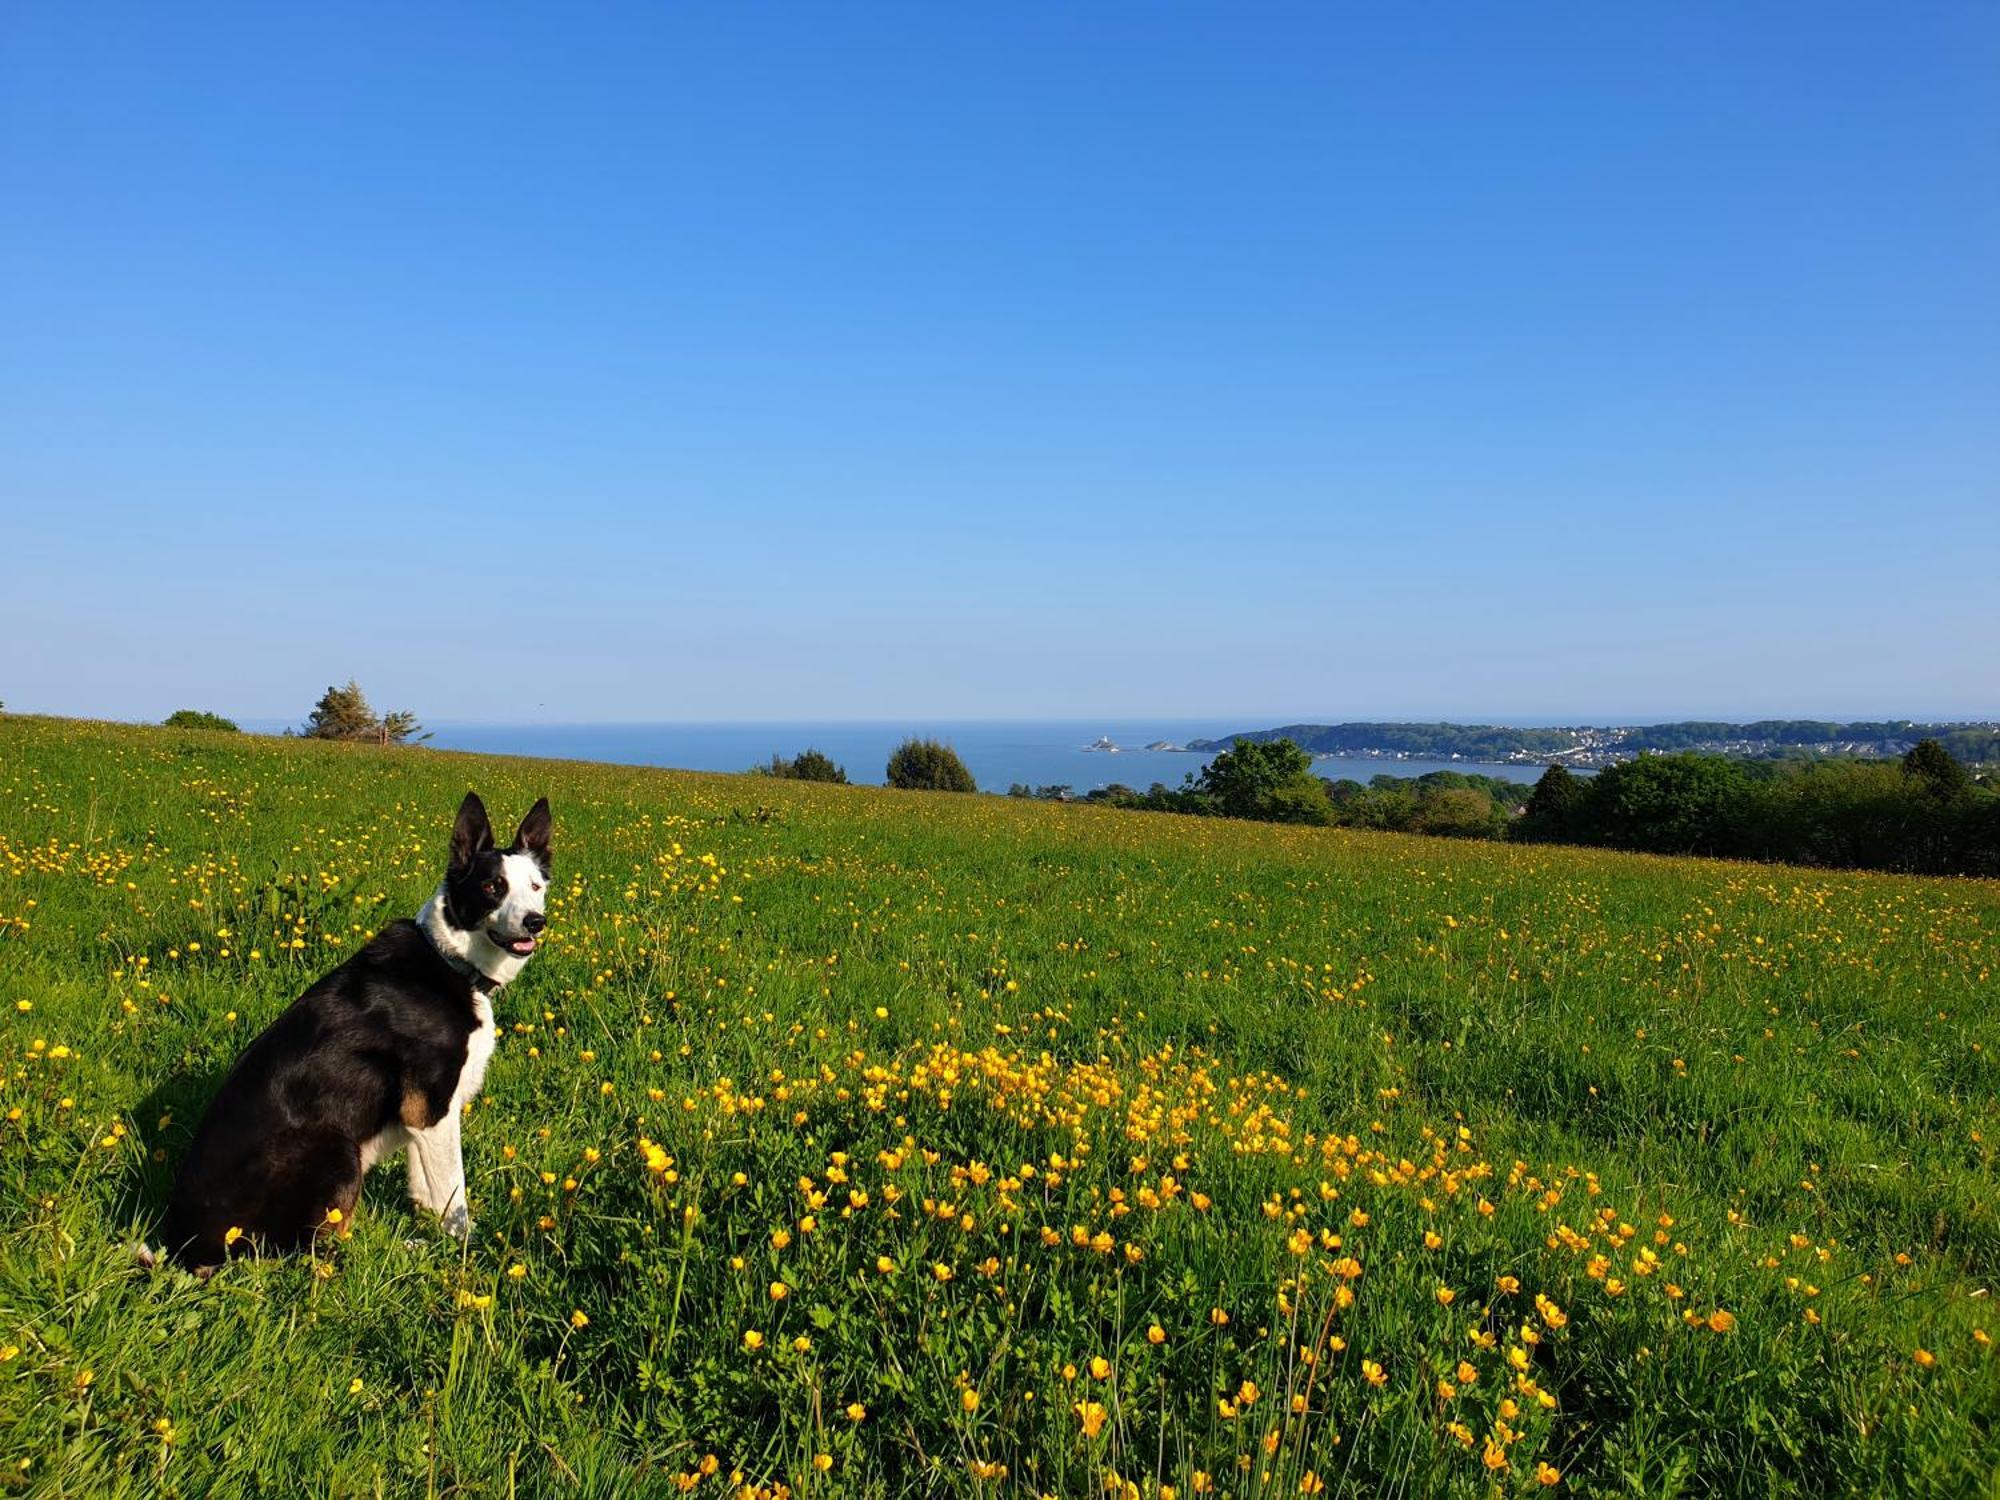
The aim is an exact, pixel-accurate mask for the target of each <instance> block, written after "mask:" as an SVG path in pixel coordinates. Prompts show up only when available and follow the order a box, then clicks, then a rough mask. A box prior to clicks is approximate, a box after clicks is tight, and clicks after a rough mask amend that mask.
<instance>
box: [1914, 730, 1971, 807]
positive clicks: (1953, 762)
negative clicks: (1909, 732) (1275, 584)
mask: <svg viewBox="0 0 2000 1500" xmlns="http://www.w3.org/2000/svg"><path fill="white" fill-rule="evenodd" d="M1903 774H1904V775H1905V776H1908V777H1910V778H1911V779H1912V780H1914V781H1916V782H1917V783H1918V784H1920V785H1921V786H1922V788H1923V790H1924V792H1925V793H1926V794H1927V795H1928V796H1930V797H1931V798H1933V799H1934V800H1936V801H1939V802H1951V801H1954V800H1955V799H1957V798H1959V797H1961V796H1963V795H1964V794H1965V793H1966V792H1968V791H1970V790H1971V789H1972V776H1971V774H1970V773H1969V772H1968V771H1967V770H1966V769H1965V767H1964V766H1962V765H1960V764H1959V762H1958V761H1957V759H1956V758H1955V757H1954V756H1953V755H1952V753H1951V752H1950V751H1949V750H1947V749H1945V747H1944V746H1943V745H1941V744H1939V743H1938V742H1937V741H1936V740H1918V741H1917V742H1916V744H1914V745H1912V746H1911V747H1910V751H1909V753H1908V754H1907V755H1905V756H1904V757H1903Z"/></svg>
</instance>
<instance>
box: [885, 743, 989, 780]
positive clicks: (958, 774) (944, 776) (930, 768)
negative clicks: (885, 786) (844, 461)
mask: <svg viewBox="0 0 2000 1500" xmlns="http://www.w3.org/2000/svg"><path fill="white" fill-rule="evenodd" d="M886 779H887V780H888V783H889V785H890V786H895V787H901V788H903V789H904V790H905V791H914V792H976V791H978V790H979V786H978V784H977V783H976V782H974V781H973V779H972V773H971V772H970V771H968V770H966V769H965V762H964V761H962V760H960V759H959V758H958V752H957V751H956V750H954V749H952V748H951V746H949V745H947V744H944V743H943V742H942V741H939V740H905V741H903V743H902V744H900V745H898V746H897V747H896V752H895V754H893V755H891V756H890V757H889V767H888V771H887V778H886Z"/></svg>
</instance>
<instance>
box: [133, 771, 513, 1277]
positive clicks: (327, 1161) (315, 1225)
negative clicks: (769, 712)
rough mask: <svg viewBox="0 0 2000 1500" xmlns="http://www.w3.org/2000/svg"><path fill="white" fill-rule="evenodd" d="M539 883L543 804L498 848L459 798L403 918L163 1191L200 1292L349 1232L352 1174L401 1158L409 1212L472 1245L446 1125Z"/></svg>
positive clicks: (356, 1183) (292, 1013) (290, 1017)
mask: <svg viewBox="0 0 2000 1500" xmlns="http://www.w3.org/2000/svg"><path fill="white" fill-rule="evenodd" d="M549 868H550V866H549V804H548V799H547V798H543V799H542V800H541V801H539V802H537V803H536V804H535V805H534V807H533V808H531V809H530V810H529V812H528V815H527V817H525V818H523V819H522V820H521V826H520V830H519V831H518V832H517V833H516V834H515V835H514V842H513V844H512V845H511V846H510V847H509V848H506V849H496V848H495V847H494V845H493V829H492V825H491V824H489V823H488V822H487V820H486V807H485V804H483V803H482V802H481V801H480V800H479V798H478V797H477V796H476V795H474V794H472V793H470V792H468V793H467V794H466V797H465V801H464V802H463V803H462V804H461V805H460V807H459V809H458V821H457V823H456V824H455V825H454V826H453V828H452V831H451V862H450V865H449V867H448V868H447V869H446V871H445V876H444V881H443V883H442V884H441V885H439V887H438V889H437V893H436V894H435V895H433V896H432V897H431V899H430V900H429V902H427V903H426V904H425V906H424V909H423V910H422V911H421V912H419V913H418V914H417V919H416V920H415V921H414V922H412V921H408V920H399V921H395V922H391V923H390V924H389V925H388V926H387V927H385V928H383V929H382V931H381V932H379V933H377V934H376V935H375V936H374V937H373V938H372V939H370V940H369V942H368V944H367V946H366V947H364V948H363V949H362V950H361V951H360V952H359V953H357V954H355V955H354V956H353V957H352V958H350V959H348V961H347V962H346V963H344V964H342V965H341V966H340V967H339V968H337V969H335V970H334V971H333V972H332V973H331V974H328V975H327V976H326V977H325V978H323V979H321V980H320V981H319V982H318V983H317V984H315V985H313V987H312V988H311V989H309V990H307V991H306V992H305V993H304V994H303V995H301V996H299V998H298V999H297V1000H295V1001H293V1002H292V1004H291V1006H290V1007H289V1008H288V1009H287V1010H286V1011H285V1012H284V1014H283V1015H281V1016H279V1017H278V1019H277V1020H275V1021H273V1022H272V1023H271V1025H270V1026H269V1028H268V1029H266V1030H265V1032H264V1033H263V1035H261V1036H259V1037H258V1038H257V1039H256V1040H255V1041H254V1042H252V1043H251V1044H250V1046H249V1048H248V1049H247V1050H246V1051H245V1052H244V1054H243V1056H242V1057H241V1058H240V1059H238V1061H237V1063H236V1066H235V1067H234V1068H233V1069H231V1070H230V1073H229V1077H228V1078H227V1079H225V1080H224V1081H223V1085H222V1088H221V1090H220V1091H219V1092H218V1093H217V1094H216V1096H215V1098H214V1100H213V1101H212V1102H211V1103H210V1104H209V1106H208V1112H207V1114H205V1115H204V1116H203V1117H202V1121H201V1124H200V1126H199V1127H198V1128H197V1129H196V1131H195V1136H194V1144H193V1145H192V1146H191V1147H190V1148H189V1150H188V1154H187V1159H186V1160H185V1161H183V1162H182V1163H181V1168H180V1175H179V1177H178V1178H177V1179H176V1181H175V1183H174V1193H173V1198H172V1201H171V1202H170V1204H169V1205H168V1208H167V1215H166V1222H165V1225H164V1232H165V1235H166V1248H167V1252H168V1253H169V1254H170V1255H172V1256H173V1257H174V1258H175V1259H176V1260H178V1261H180V1262H181V1264H183V1265H185V1266H187V1267H189V1268H190V1269H192V1270H194V1271H196V1272H197V1273H198V1274H200V1275H202V1276H207V1275H208V1274H209V1273H211V1272H212V1271H213V1270H214V1269H215V1267H216V1266H217V1265H219V1264H220V1263H221V1262H222V1261H223V1260H225V1259H226V1258H228V1257H229V1256H230V1255H231V1254H235V1253H240V1252H244V1251H248V1250H250V1249H251V1248H253V1247H254V1246H262V1247H264V1248H266V1249H273V1250H291V1249H297V1248H299V1247H301V1246H304V1245H307V1244H309V1243H311V1241H312V1239H313V1237H314V1235H315V1234H317V1233H319V1232H320V1231H321V1230H322V1229H326V1228H329V1227H332V1226H336V1225H344V1224H345V1223H347V1222H349V1221H351V1219H352V1217H353V1214H354V1205H355V1200H356V1199H357V1198H359V1197H360V1195H361V1179H362V1176H363V1175H364V1174H365V1173H366V1172H367V1171H368V1169H369V1168H370V1167H371V1166H373V1165H374V1164H375V1163H376V1162H378V1161H381V1160H383V1159H385V1158H386V1157H389V1156H392V1155H394V1154H395V1153H396V1152H398V1151H401V1150H403V1149H404V1148H405V1147H408V1148H409V1153H410V1197H411V1198H412V1199H414V1200H415V1201H416V1202H417V1203H418V1204H419V1205H420V1206H422V1207H424V1208H427V1209H430V1210H431V1211H432V1212H433V1213H436V1214H438V1215H440V1216H441V1217H442V1218H443V1221H444V1227H445V1229H446V1230H447V1231H449V1232H450V1233H452V1234H454V1235H456V1236H458V1237H459V1238H461V1239H463V1238H465V1237H466V1236H467V1235H469V1234H470V1233H471V1230H472V1216H471V1210H470V1206H469V1205H468V1204H467V1202H466V1197H465V1163H464V1160H463V1158H462V1156H461V1155H460V1148H459V1118H460V1111H461V1109H462V1108H463V1107H464V1106H465V1104H466V1103H467V1102H468V1101H470V1100H471V1099H472V1097H473V1096H474V1095H475V1094H477V1093H478V1092H479V1085H480V1082H481V1081H482V1080H483V1079H484V1078H485V1076H486V1063H487V1060H488V1059H489V1058H490V1057H491V1056H492V1055H493V1041H494V1030H493V995H494V993H495V992H496V991H497V990H498V989H499V988H500V987H501V986H502V985H504V984H506V983H507V982H508V981H509V980H511V979H513V978H514V977H515V975H517V974H519V973H520V972H521V969H522V967H523V966H524V965H525V964H526V963H527V961H528V956H529V955H530V954H532V953H533V952H534V951H535V943H536V939H537V937H538V936H539V934H540V933H541V931H542V928H543V927H544V925H546V922H547V917H546V915H545V908H546V906H547V901H548V884H549ZM144 1258H146V1259H148V1260H149V1261H150V1257H144Z"/></svg>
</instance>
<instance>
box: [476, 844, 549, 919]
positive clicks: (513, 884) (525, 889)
mask: <svg viewBox="0 0 2000 1500" xmlns="http://www.w3.org/2000/svg"><path fill="white" fill-rule="evenodd" d="M500 868H501V869H502V870H503V871H505V872H506V876H507V896H506V899H505V900H503V901H502V902H501V903H500V906H499V909H498V910H496V911H495V912H494V913H493V915H492V916H490V917H488V918H487V919H486V920H487V923H488V925H489V926H491V927H493V928H495V929H496V930H498V931H499V932H500V934H501V935H502V936H503V937H518V936H520V935H521V934H522V933H525V932H526V931H527V930H528V928H527V925H526V923H527V918H528V914H529V913H530V912H533V913H535V914H536V915H540V914H541V913H543V912H545V911H546V910H547V909H548V904H549V892H548V877H547V876H546V875H544V874H542V867H541V866H540V865H538V864H536V863H535V859H534V856H533V855H531V854H509V855H507V856H505V857H504V858H503V859H502V860H501V861H500Z"/></svg>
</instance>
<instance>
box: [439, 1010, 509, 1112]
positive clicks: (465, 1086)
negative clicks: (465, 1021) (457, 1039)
mask: <svg viewBox="0 0 2000 1500" xmlns="http://www.w3.org/2000/svg"><path fill="white" fill-rule="evenodd" d="M472 1013H473V1015H474V1016H475V1017H476V1018H477V1019H478V1023H479V1024H478V1025H477V1026H475V1027H474V1028H473V1030H472V1034H471V1035H470V1036H468V1037H467V1038H466V1039H465V1066H464V1068H462V1069H461V1070H460V1071H459V1075H458V1088H457V1089H456V1090H455V1091H454V1092H453V1093H452V1096H451V1107H452V1110H453V1111H454V1112H456V1111H458V1110H460V1109H462V1108H464V1107H465V1103H466V1101H467V1100H469V1099H471V1098H472V1097H473V1096H474V1095H475V1094H477V1093H478V1092H479V1088H480V1085H481V1084H483V1083H485V1081H486V1065H487V1063H489V1062H491V1061H492V1060H493V1045H494V1043H495V1041H497V1040H498V1034H497V1033H496V1032H495V1030H494V1027H493V1002H492V1001H491V999H489V998H488V997H487V996H485V995H482V994H480V993H478V992H477V991H474V993H473V996H472Z"/></svg>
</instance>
